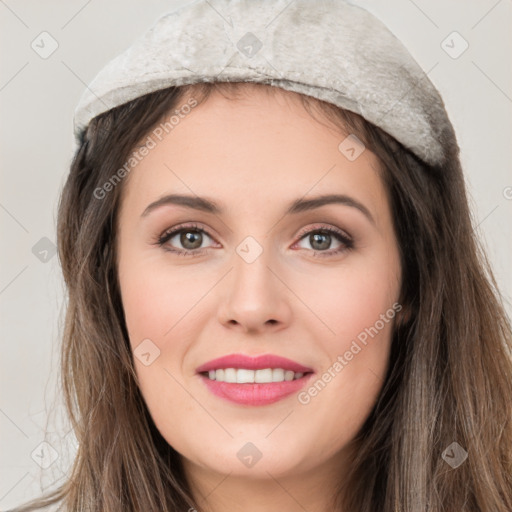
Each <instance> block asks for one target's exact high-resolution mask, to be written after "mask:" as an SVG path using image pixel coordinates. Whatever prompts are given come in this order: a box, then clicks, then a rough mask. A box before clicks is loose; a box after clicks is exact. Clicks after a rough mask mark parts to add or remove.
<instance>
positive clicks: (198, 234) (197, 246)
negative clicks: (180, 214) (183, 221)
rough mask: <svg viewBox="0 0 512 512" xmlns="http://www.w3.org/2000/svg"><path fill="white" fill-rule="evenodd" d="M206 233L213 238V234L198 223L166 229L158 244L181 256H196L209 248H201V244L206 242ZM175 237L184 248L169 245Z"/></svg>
mask: <svg viewBox="0 0 512 512" xmlns="http://www.w3.org/2000/svg"><path fill="white" fill-rule="evenodd" d="M204 235H206V237H207V238H210V239H212V238H211V236H210V235H209V234H208V233H207V232H206V231H205V230H204V229H202V228H200V227H199V226H198V225H197V224H190V225H186V226H180V227H178V228H173V229H171V230H169V231H165V232H164V233H162V235H160V236H159V237H158V240H157V244H158V245H160V246H161V247H163V248H164V249H165V250H166V251H170V252H173V253H175V254H178V255H181V256H195V255H200V254H202V253H203V252H205V250H206V249H207V248H201V245H202V244H203V242H204ZM173 238H175V239H176V241H177V242H178V243H179V244H181V246H182V248H179V247H178V248H174V247H173V248H170V247H169V245H171V244H168V242H171V241H172V239H173ZM175 243H176V242H175ZM166 244H167V245H166Z"/></svg>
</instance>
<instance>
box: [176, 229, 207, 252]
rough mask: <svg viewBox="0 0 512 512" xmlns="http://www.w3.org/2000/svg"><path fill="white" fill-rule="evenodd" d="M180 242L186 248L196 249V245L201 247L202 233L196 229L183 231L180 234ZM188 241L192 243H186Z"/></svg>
mask: <svg viewBox="0 0 512 512" xmlns="http://www.w3.org/2000/svg"><path fill="white" fill-rule="evenodd" d="M194 238H195V243H194ZM180 242H181V244H182V245H183V247H185V248H186V249H197V248H198V247H201V242H202V235H201V234H200V233H199V232H198V231H185V232H184V233H182V234H181V240H180ZM189 242H191V243H192V246H189V245H188V243H189Z"/></svg>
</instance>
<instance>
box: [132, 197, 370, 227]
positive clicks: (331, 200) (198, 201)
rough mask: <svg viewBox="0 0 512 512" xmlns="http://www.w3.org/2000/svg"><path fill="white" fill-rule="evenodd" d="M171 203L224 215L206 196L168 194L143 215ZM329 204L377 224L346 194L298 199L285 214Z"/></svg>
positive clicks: (361, 205)
mask: <svg viewBox="0 0 512 512" xmlns="http://www.w3.org/2000/svg"><path fill="white" fill-rule="evenodd" d="M169 204H175V205H178V206H185V207H187V208H192V209H194V210H200V211H203V212H206V213H212V214H214V215H222V214H223V213H224V209H223V208H221V207H220V206H219V205H218V204H217V203H216V202H215V201H213V200H211V199H208V198H206V197H199V196H189V195H181V194H168V195H165V196H163V197H161V198H160V199H158V200H156V201H154V202H153V203H151V204H150V205H148V206H147V208H146V209H145V210H144V211H143V212H142V215H141V217H146V216H147V215H149V214H150V213H151V212H152V211H153V210H155V209H157V208H160V207H161V206H165V205H169ZM328 204H342V205H345V206H351V207H352V208H356V209H358V210H359V211H360V212H361V213H363V214H364V215H365V216H366V217H367V218H368V220H369V221H370V222H371V223H372V224H374V225H375V219H374V218H373V216H372V214H371V213H370V210H369V209H368V208H367V207H366V206H365V205H364V204H362V203H360V202H359V201H357V200H356V199H354V198H353V197H350V196H347V195H345V194H327V195H322V196H317V197H313V198H311V199H297V200H295V201H293V202H292V203H291V204H290V205H289V206H288V209H287V210H286V211H285V215H296V214H298V213H302V212H305V211H309V210H314V209H316V208H320V207H321V206H325V205H328Z"/></svg>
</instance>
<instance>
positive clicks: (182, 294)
mask: <svg viewBox="0 0 512 512" xmlns="http://www.w3.org/2000/svg"><path fill="white" fill-rule="evenodd" d="M120 287H121V296H122V301H123V309H124V312H125V319H126V326H127V329H128V333H129V336H130V341H131V343H132V347H133V348H135V347H136V345H137V343H138V342H140V341H141V340H142V339H145V338H150V339H152V340H153V341H154V342H155V343H156V344H157V345H158V346H159V348H161V349H163V348H164V340H167V339H170V338H171V337H172V336H173V329H174V328H175V326H179V330H180V333H182V331H183V329H184V328H185V327H186V325H188V324H189V322H187V321H183V320H185V316H186V315H187V313H188V312H189V311H191V309H192V308H193V306H194V304H197V303H198V302H199V300H200V298H201V295H202V294H203V293H204V290H203V288H204V283H203V285H202V286H201V285H200V282H199V278H198V277H195V276H194V274H193V273H190V272H186V273H184V272H180V269H179V267H178V268H177V267H174V268H171V267H169V266H166V265H162V264H161V263H156V262H152V261H144V262H140V263H137V262H131V261H129V260H127V261H125V262H122V263H121V265H120Z"/></svg>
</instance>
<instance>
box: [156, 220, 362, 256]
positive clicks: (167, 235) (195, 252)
mask: <svg viewBox="0 0 512 512" xmlns="http://www.w3.org/2000/svg"><path fill="white" fill-rule="evenodd" d="M186 231H199V232H201V233H204V234H206V235H207V236H208V237H209V238H211V239H212V240H213V237H212V236H211V235H210V234H209V233H208V231H206V230H204V229H202V228H201V227H199V226H198V225H197V224H194V223H192V224H187V225H183V226H178V227H177V228H173V229H171V230H168V231H164V232H163V233H162V234H161V235H160V236H158V237H157V240H156V242H155V245H158V246H160V247H162V248H163V249H164V250H165V251H168V252H171V253H173V254H176V255H177V256H186V257H190V258H194V257H196V256H201V255H203V254H204V253H205V252H206V251H208V249H210V247H204V248H202V249H189V250H183V249H169V248H168V247H164V244H165V243H166V242H168V241H169V240H170V239H171V238H173V237H174V236H175V235H177V234H179V233H181V232H186ZM313 233H321V234H328V235H334V237H335V238H337V239H338V241H339V242H341V243H342V244H343V245H344V247H343V246H342V247H340V248H338V249H330V250H327V251H318V250H314V249H313V256H314V257H319V258H326V257H329V256H335V255H338V254H341V253H342V252H345V251H350V250H352V249H353V248H354V242H353V240H352V239H351V238H350V237H349V236H347V235H346V234H345V233H343V232H342V231H339V230H338V229H336V228H332V227H320V228H313V229H309V230H306V231H303V232H301V233H300V235H299V240H298V241H301V240H302V239H303V238H305V237H306V235H311V234H313Z"/></svg>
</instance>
